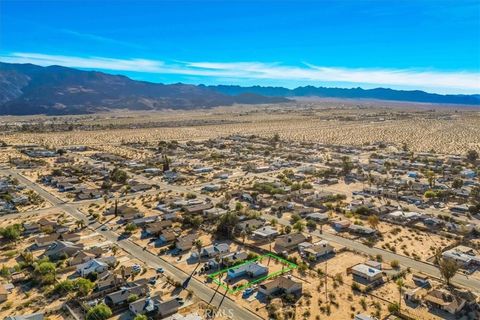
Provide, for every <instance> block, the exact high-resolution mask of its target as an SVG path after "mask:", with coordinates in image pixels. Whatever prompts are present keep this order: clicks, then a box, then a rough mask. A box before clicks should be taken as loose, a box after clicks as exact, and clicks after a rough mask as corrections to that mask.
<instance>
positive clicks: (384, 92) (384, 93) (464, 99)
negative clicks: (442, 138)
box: [208, 85, 480, 105]
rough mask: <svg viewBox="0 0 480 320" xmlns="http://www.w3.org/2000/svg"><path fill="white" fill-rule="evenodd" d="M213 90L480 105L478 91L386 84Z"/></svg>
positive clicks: (278, 95) (290, 96)
mask: <svg viewBox="0 0 480 320" xmlns="http://www.w3.org/2000/svg"><path fill="white" fill-rule="evenodd" d="M208 88H210V89H212V90H216V91H218V92H221V93H224V94H228V95H238V94H242V93H247V92H248V93H255V94H259V95H263V96H269V97H286V98H293V97H323V98H348V99H355V98H357V99H378V100H391V101H409V102H425V103H442V104H466V105H480V94H472V95H462V94H458V95H453V94H450V95H442V94H436V93H428V92H425V91H421V90H411V91H407V90H394V89H389V88H375V89H362V88H351V89H347V88H327V87H314V86H305V87H298V88H295V89H287V88H284V87H262V86H251V87H241V86H229V85H216V86H208Z"/></svg>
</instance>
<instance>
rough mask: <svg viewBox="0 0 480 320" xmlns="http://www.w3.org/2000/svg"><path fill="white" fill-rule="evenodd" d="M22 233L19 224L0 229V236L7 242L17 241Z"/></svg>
mask: <svg viewBox="0 0 480 320" xmlns="http://www.w3.org/2000/svg"><path fill="white" fill-rule="evenodd" d="M21 233H22V226H21V225H20V224H13V225H10V226H8V227H5V228H0V235H1V236H2V237H3V238H5V239H6V240H8V241H17V240H18V239H19V238H20V235H21Z"/></svg>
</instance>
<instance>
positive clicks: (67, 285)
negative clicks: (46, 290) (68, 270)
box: [54, 279, 75, 294]
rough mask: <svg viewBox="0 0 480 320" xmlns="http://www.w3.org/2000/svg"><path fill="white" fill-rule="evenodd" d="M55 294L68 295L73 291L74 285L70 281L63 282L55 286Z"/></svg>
mask: <svg viewBox="0 0 480 320" xmlns="http://www.w3.org/2000/svg"><path fill="white" fill-rule="evenodd" d="M54 290H55V292H58V293H61V294H62V293H68V292H72V291H74V290H75V283H74V282H73V281H72V280H68V279H67V280H63V281H60V282H59V283H57V285H55V289H54Z"/></svg>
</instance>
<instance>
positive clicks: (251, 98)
mask: <svg viewBox="0 0 480 320" xmlns="http://www.w3.org/2000/svg"><path fill="white" fill-rule="evenodd" d="M310 96H313V97H327V98H363V99H380V100H396V101H412V102H428V103H445V104H467V105H480V95H440V94H432V93H427V92H423V91H400V90H393V89H386V88H377V89H368V90H365V89H361V88H353V89H342V88H325V87H313V86H306V87H298V88H296V89H287V88H283V87H261V86H252V87H240V86H228V85H217V86H205V85H189V84H182V83H177V84H160V83H151V82H146V81H136V80H132V79H130V78H128V77H126V76H122V75H112V74H107V73H103V72H98V71H84V70H77V69H73V68H67V67H61V66H49V67H41V66H37V65H33V64H10V63H1V62H0V114H3V115H30V114H48V115H61V114H84V113H94V112H100V111H108V110H112V109H130V110H161V109H194V108H210V107H216V106H228V105H233V104H268V103H270V104H272V103H285V102H291V101H292V100H291V99H292V98H293V99H294V98H295V97H310Z"/></svg>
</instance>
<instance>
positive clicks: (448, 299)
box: [425, 289, 466, 314]
mask: <svg viewBox="0 0 480 320" xmlns="http://www.w3.org/2000/svg"><path fill="white" fill-rule="evenodd" d="M425 302H426V303H427V305H428V306H430V307H431V308H438V309H440V310H444V311H446V312H448V313H450V314H456V313H458V312H460V311H461V310H462V309H463V307H464V306H465V303H466V300H465V299H462V298H460V297H457V296H456V295H453V294H451V293H450V292H449V291H447V290H445V289H434V290H432V291H430V292H429V293H427V295H426V296H425Z"/></svg>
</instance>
